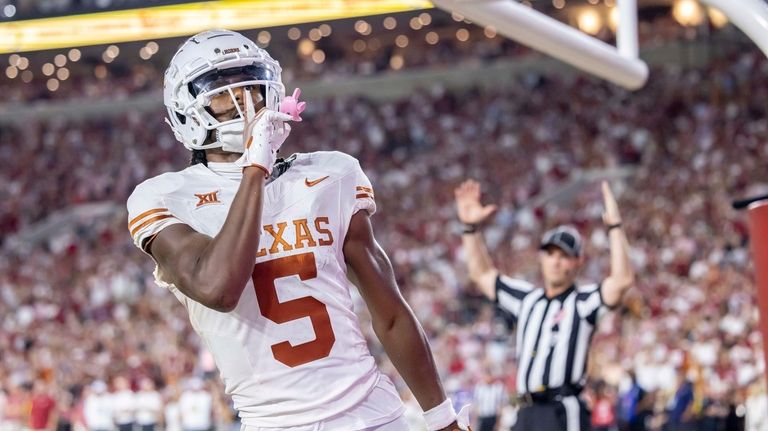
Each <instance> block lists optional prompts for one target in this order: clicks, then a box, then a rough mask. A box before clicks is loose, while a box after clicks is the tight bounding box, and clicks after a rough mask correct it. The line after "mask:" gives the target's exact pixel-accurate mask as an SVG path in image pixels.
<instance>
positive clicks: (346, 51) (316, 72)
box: [0, 11, 728, 103]
mask: <svg viewBox="0 0 768 431" xmlns="http://www.w3.org/2000/svg"><path fill="white" fill-rule="evenodd" d="M459 18H460V17H456V19H452V17H451V16H450V15H448V14H446V13H444V12H440V11H429V12H421V13H414V14H398V15H396V17H383V16H377V17H371V18H369V19H366V20H363V21H364V22H365V23H366V25H361V24H359V22H353V21H350V20H347V21H341V22H336V23H332V24H333V26H331V25H329V24H321V25H319V26H317V25H314V26H310V25H304V26H300V27H294V28H291V29H286V28H277V29H269V30H268V31H256V30H254V31H250V32H245V34H246V35H247V36H249V37H251V38H253V39H254V40H257V41H261V42H260V45H261V46H263V47H266V48H267V49H269V50H270V51H271V52H273V53H275V54H276V57H277V58H278V60H280V62H281V65H282V67H283V69H284V73H283V76H284V78H285V80H286V81H288V82H295V81H310V80H321V81H323V82H334V81H340V80H344V79H346V78H349V77H352V76H370V75H376V74H381V73H386V72H397V71H400V70H415V69H420V68H425V67H429V68H445V67H450V68H453V67H456V66H460V65H468V64H483V63H489V62H493V61H497V60H499V59H509V58H513V57H514V58H517V59H519V58H523V57H524V56H526V55H530V54H532V53H534V51H532V50H530V49H529V48H527V47H525V46H523V45H520V44H518V43H515V42H514V41H512V40H510V39H507V38H505V37H502V36H500V35H498V34H497V33H496V31H495V30H493V29H490V28H489V29H483V28H481V27H479V26H476V25H471V24H467V23H466V22H465V21H463V20H462V19H459ZM387 20H391V21H387ZM457 20H458V21H457ZM705 28H706V27H705ZM320 29H322V30H320ZM334 29H335V30H334ZM358 30H360V31H358ZM292 31H294V32H296V33H295V34H293V33H291V32H292ZM361 31H362V33H361ZM638 31H639V40H640V42H641V43H642V46H643V47H644V48H653V47H654V46H659V45H663V44H668V43H670V42H674V41H679V40H691V39H695V38H703V37H709V38H712V37H713V36H718V37H726V38H727V36H726V34H727V33H728V31H723V32H722V33H723V34H722V35H721V34H719V33H720V32H718V31H717V30H715V29H713V32H712V33H709V32H707V31H703V29H693V28H686V27H682V26H680V25H679V24H678V23H677V22H676V21H675V20H674V19H673V18H672V17H671V16H670V15H669V14H664V15H660V16H656V17H654V19H652V20H643V21H641V23H640V26H639V28H638ZM264 34H269V36H265V35H264ZM296 34H298V37H296ZM291 36H294V38H291ZM597 37H598V38H600V39H601V40H604V41H606V42H608V43H615V40H614V39H615V34H614V33H613V32H612V31H611V30H609V29H608V27H604V28H603V29H602V30H601V31H600V33H599V34H598V35H597ZM182 41H183V39H168V40H164V41H160V44H159V45H158V48H157V50H158V52H156V53H155V54H154V55H153V56H152V57H151V58H149V59H148V60H146V61H145V60H140V59H139V58H138V53H139V52H140V49H143V48H144V44H143V43H138V44H123V45H120V46H118V48H119V50H118V52H119V55H118V56H117V57H115V58H114V59H110V60H109V63H105V62H104V58H103V57H104V55H103V53H104V49H103V47H90V48H83V49H82V52H81V53H80V54H78V57H80V58H78V61H77V62H73V61H71V58H70V60H69V61H67V60H64V59H62V60H64V61H63V63H58V64H62V66H61V67H53V63H54V62H55V60H54V58H55V56H57V55H62V56H63V55H66V54H67V53H68V50H62V51H61V52H60V53H58V52H54V51H49V52H45V53H40V54H37V55H34V56H30V59H28V61H29V64H27V65H25V66H24V67H23V69H22V68H21V67H16V68H15V69H14V67H15V66H17V65H18V60H17V59H15V57H12V56H3V57H5V58H7V62H8V64H9V66H8V67H10V68H11V69H14V72H13V73H14V78H11V79H9V78H8V77H7V75H6V76H0V91H2V93H3V95H4V98H3V100H4V101H5V102H6V103H7V102H11V103H24V102H27V103H28V102H34V101H49V100H68V99H71V98H86V99H93V98H102V99H104V98H106V99H110V100H121V99H124V98H126V97H130V96H131V95H135V94H136V93H140V92H158V91H160V89H161V88H162V75H163V72H164V71H165V67H167V65H168V62H169V60H170V56H171V55H172V53H173V52H175V50H176V48H177V47H178V45H180V44H181V42H182ZM121 47H122V48H121ZM282 53H290V54H289V55H286V54H282ZM320 53H322V54H320ZM70 57H71V56H70ZM0 58H2V57H0ZM2 61H3V62H5V60H2ZM45 63H50V65H51V66H50V67H51V70H50V71H49V72H50V73H49V74H46V73H40V70H41V68H42V67H43V64H45ZM61 69H67V78H66V79H64V80H61V79H60V77H59V70H61ZM54 71H55V72H54ZM25 73H26V74H28V75H29V78H28V79H29V82H27V81H26V80H25V78H24V76H25V75H24V74H25ZM56 78H59V81H58V82H57V85H56V89H55V91H51V90H50V89H49V88H48V87H47V83H48V81H49V80H51V79H56Z"/></svg>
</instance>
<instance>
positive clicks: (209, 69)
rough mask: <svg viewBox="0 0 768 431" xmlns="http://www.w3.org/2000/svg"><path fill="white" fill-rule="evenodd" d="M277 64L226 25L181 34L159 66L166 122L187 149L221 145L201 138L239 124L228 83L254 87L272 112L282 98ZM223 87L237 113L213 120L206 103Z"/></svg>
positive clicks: (238, 109) (241, 117)
mask: <svg viewBox="0 0 768 431" xmlns="http://www.w3.org/2000/svg"><path fill="white" fill-rule="evenodd" d="M281 71H282V69H281V68H280V63H278V62H277V61H276V60H274V59H273V58H272V57H271V56H270V55H269V53H267V51H265V50H263V49H261V48H259V47H258V46H256V44H255V43H253V41H251V40H250V39H248V38H246V37H245V36H243V35H241V34H240V33H236V32H233V31H229V30H210V31H205V32H202V33H199V34H196V35H194V36H192V37H190V38H189V39H187V41H186V42H184V44H182V45H181V47H180V48H179V49H178V51H176V54H175V55H174V56H173V59H171V64H170V65H169V66H168V69H167V70H166V71H165V80H164V83H163V102H164V104H165V107H166V109H167V110H168V118H166V122H167V123H168V124H170V126H171V129H172V130H173V134H174V135H175V136H176V139H177V140H178V141H179V142H181V143H182V144H184V146H185V147H187V149H189V150H205V149H208V148H217V147H221V146H222V144H221V143H220V142H213V143H211V142H209V143H207V144H206V139H207V137H208V135H209V134H210V132H211V130H214V129H218V128H221V127H223V126H230V128H233V127H234V128H237V125H236V124H235V123H242V122H243V118H244V113H243V112H242V109H241V108H240V106H239V104H238V103H237V100H236V97H235V94H234V92H233V91H232V89H233V88H237V87H247V88H246V89H248V88H251V89H252V88H258V89H259V92H260V94H261V97H262V99H263V101H264V104H265V106H266V107H267V108H268V109H271V110H275V111H277V110H278V108H279V106H280V102H281V101H282V100H283V98H284V97H285V87H284V86H283V82H282V79H281V75H280V73H281ZM222 92H228V93H229V95H230V97H232V100H233V102H234V106H235V108H236V109H237V112H238V115H237V116H236V117H235V118H233V119H231V120H227V121H218V120H217V119H216V118H214V117H213V115H211V112H210V111H209V110H207V109H206V108H207V107H208V106H209V104H210V100H211V97H212V96H214V95H217V94H220V93H222Z"/></svg>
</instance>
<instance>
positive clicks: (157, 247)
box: [128, 30, 465, 431]
mask: <svg viewBox="0 0 768 431" xmlns="http://www.w3.org/2000/svg"><path fill="white" fill-rule="evenodd" d="M294 94H295V95H296V93H294ZM288 102H293V105H292V107H291V106H289V107H288V108H285V107H284V110H288V111H291V112H290V114H289V113H284V112H280V108H281V104H284V105H283V106H286V105H285V104H286V97H285V88H284V86H283V83H282V82H281V69H280V65H279V64H278V62H277V61H275V60H274V59H272V57H271V56H270V55H269V54H268V53H267V52H266V51H265V50H263V49H261V48H259V47H258V46H256V44H254V43H253V42H252V41H251V40H249V39H247V38H246V37H244V36H242V35H240V34H238V33H235V32H231V31H225V30H215V31H207V32H203V33H200V34H198V35H195V36H193V37H191V38H190V39H188V40H187V41H186V42H185V43H184V44H183V45H182V46H181V47H180V48H179V50H178V51H177V53H176V54H175V56H174V57H173V59H172V60H171V64H170V66H169V67H168V70H167V71H166V73H165V82H164V103H165V106H166V107H167V111H168V118H167V121H168V123H169V124H170V126H171V129H172V130H173V133H174V134H175V136H176V139H178V140H179V141H180V142H181V143H182V144H184V146H185V147H186V148H187V149H189V150H192V152H193V156H192V164H191V166H189V167H188V168H186V169H184V170H181V171H179V172H168V173H165V174H162V175H159V176H157V177H154V178H151V179H149V180H146V181H144V182H143V183H141V184H140V185H138V186H137V187H136V189H135V190H134V192H133V193H132V195H131V196H130V198H129V199H128V212H129V230H130V233H131V235H132V237H133V240H134V243H135V244H136V246H137V247H139V248H140V249H141V250H142V251H144V252H146V253H147V254H149V255H150V256H151V257H152V258H153V259H154V261H155V263H156V270H155V279H156V281H157V283H158V284H159V285H160V286H162V287H165V288H167V289H169V290H170V291H171V292H172V293H173V294H174V295H175V296H176V297H177V298H178V299H179V301H180V302H181V303H182V304H184V306H185V307H186V309H187V311H188V313H189V317H190V321H191V323H192V326H193V327H194V329H195V331H196V332H197V333H198V334H199V335H200V337H201V338H202V340H203V342H204V343H205V345H206V347H207V348H208V349H209V350H210V352H211V353H212V355H213V356H214V358H215V360H216V364H217V366H218V368H219V371H220V373H221V377H222V379H223V380H224V383H225V386H226V392H227V393H228V394H229V395H231V396H232V399H233V401H234V404H235V408H236V409H237V410H238V412H239V415H240V418H241V422H242V424H243V427H244V428H243V429H244V430H246V431H255V430H259V431H260V430H277V429H290V430H292V431H304V430H345V431H348V430H349V431H351V430H406V429H407V425H406V422H405V420H404V418H403V404H402V402H401V400H400V399H399V397H398V394H397V392H396V390H395V387H394V385H393V384H392V382H391V381H390V380H389V379H388V378H387V376H385V375H383V374H382V373H381V372H380V371H379V370H378V369H377V367H376V364H375V361H374V358H373V357H372V356H371V354H370V352H369V350H368V347H367V345H366V341H365V339H364V337H363V335H362V333H361V330H360V327H359V324H358V320H357V317H356V315H355V313H354V311H353V299H352V295H351V289H352V283H351V282H350V281H349V278H348V277H347V275H348V273H347V272H348V269H349V270H351V271H352V272H353V273H354V277H356V278H357V280H358V281H359V283H358V284H359V291H360V294H361V296H362V297H363V299H364V300H365V302H366V304H367V306H368V309H369V310H370V313H371V316H372V320H373V328H374V331H375V332H376V334H377V336H378V338H379V340H380V341H381V343H382V345H383V346H384V348H385V350H386V352H387V354H388V355H389V358H390V359H391V360H392V362H393V364H394V365H395V366H396V367H397V370H398V371H399V372H400V375H401V376H402V377H403V379H404V380H405V382H406V383H407V384H408V386H409V388H410V389H411V391H412V392H413V393H414V395H415V396H416V398H417V400H418V401H419V404H420V405H421V407H422V408H423V409H424V410H425V420H426V422H427V424H428V427H429V429H430V430H440V429H445V430H454V429H456V430H458V429H460V428H459V425H458V423H457V415H456V413H455V411H454V410H453V407H452V406H451V401H450V400H449V399H447V398H446V396H445V393H444V391H443V388H442V385H441V383H440V380H439V378H438V374H437V371H436V369H435V364H434V360H433V357H432V353H431V351H430V348H429V344H428V342H427V338H426V336H425V335H424V332H423V330H422V328H421V326H420V324H419V323H418V321H417V320H416V318H415V317H414V314H413V313H412V311H411V310H410V308H409V306H408V305H407V304H406V302H405V301H404V299H403V297H402V296H401V295H400V292H399V290H398V287H397V284H396V282H395V278H394V276H393V272H392V266H391V264H390V262H389V259H388V258H387V256H386V254H385V253H384V251H383V250H382V249H381V247H380V246H379V245H378V243H377V242H376V239H375V238H374V235H373V229H372V227H371V220H370V217H371V215H373V213H374V212H375V211H376V202H375V200H374V191H373V188H372V186H371V183H370V181H369V180H368V178H367V177H366V175H365V173H363V171H362V169H361V168H360V165H359V163H358V161H357V160H356V159H354V158H353V157H350V156H348V155H346V154H343V153H340V152H335V151H329V152H316V153H308V154H294V155H292V156H291V157H289V158H287V159H285V160H281V161H279V162H277V163H276V155H277V151H278V149H280V147H281V145H282V144H283V142H284V141H285V140H286V138H287V137H288V136H289V133H290V130H291V129H290V126H289V124H288V122H290V121H299V120H300V117H299V114H300V111H301V109H300V107H301V104H300V103H299V104H297V103H296V102H297V101H296V100H295V99H293V100H290V99H288ZM288 104H289V105H290V103H288ZM350 275H351V274H350ZM461 428H465V427H464V425H462V427H461Z"/></svg>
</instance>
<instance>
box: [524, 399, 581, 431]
mask: <svg viewBox="0 0 768 431" xmlns="http://www.w3.org/2000/svg"><path fill="white" fill-rule="evenodd" d="M590 429H591V421H590V412H589V410H587V408H586V406H585V405H584V403H583V402H582V401H581V400H580V399H579V398H578V397H575V396H569V397H565V398H563V399H562V400H560V401H547V402H534V403H533V404H531V405H528V406H526V407H523V408H521V409H520V410H519V411H518V412H517V422H516V423H515V426H513V427H512V430H513V431H590Z"/></svg>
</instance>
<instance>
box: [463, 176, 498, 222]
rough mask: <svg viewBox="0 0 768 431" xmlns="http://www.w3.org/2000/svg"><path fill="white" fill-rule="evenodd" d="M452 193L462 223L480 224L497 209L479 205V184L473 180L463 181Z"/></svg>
mask: <svg viewBox="0 0 768 431" xmlns="http://www.w3.org/2000/svg"><path fill="white" fill-rule="evenodd" d="M453 193H454V195H455V196H456V209H457V210H458V212H459V220H461V222H462V223H466V224H478V223H482V222H484V221H485V219H487V218H488V216H490V215H491V214H493V212H494V211H496V209H497V208H498V207H497V206H496V205H485V206H483V204H481V203H480V183H478V182H477V181H475V180H467V181H464V182H463V183H461V185H460V186H459V187H456V190H454V192H453Z"/></svg>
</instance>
